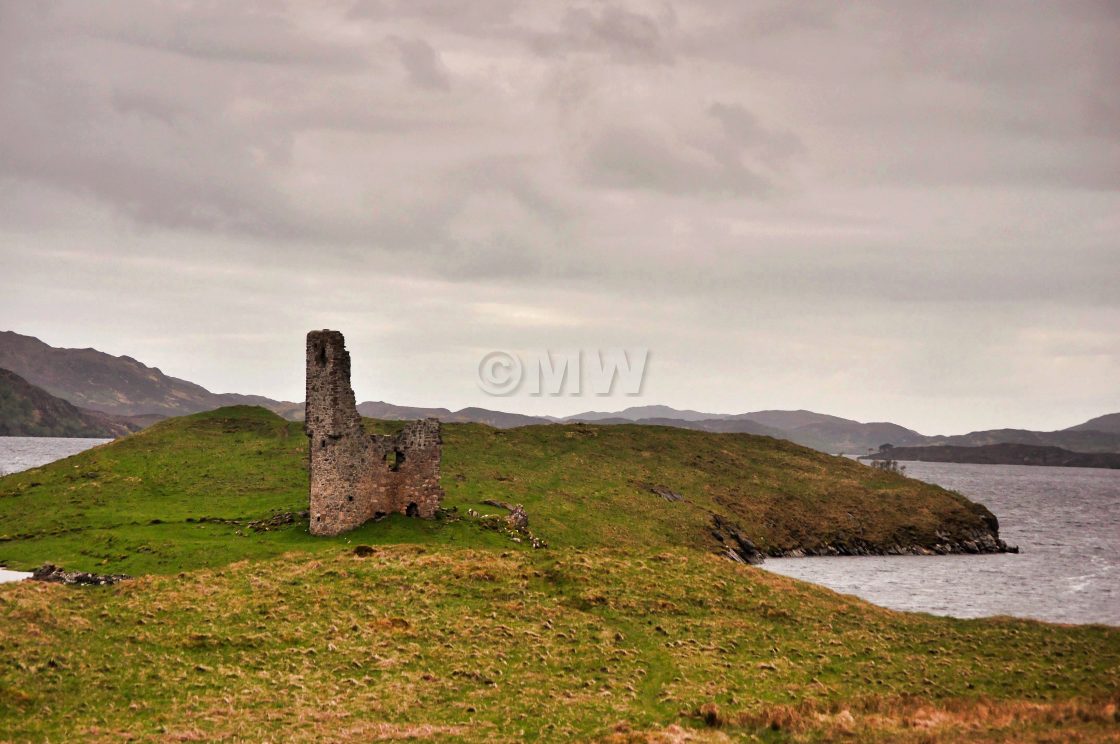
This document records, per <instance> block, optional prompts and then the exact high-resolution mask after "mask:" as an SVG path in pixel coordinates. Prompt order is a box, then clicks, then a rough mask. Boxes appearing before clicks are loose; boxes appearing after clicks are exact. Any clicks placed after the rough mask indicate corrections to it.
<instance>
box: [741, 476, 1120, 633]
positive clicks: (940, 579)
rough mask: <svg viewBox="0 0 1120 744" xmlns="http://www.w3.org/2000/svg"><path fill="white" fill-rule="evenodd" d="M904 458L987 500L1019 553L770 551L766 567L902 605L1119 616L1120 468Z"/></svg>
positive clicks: (1079, 617) (1047, 616)
mask: <svg viewBox="0 0 1120 744" xmlns="http://www.w3.org/2000/svg"><path fill="white" fill-rule="evenodd" d="M900 464H901V465H905V466H906V475H908V476H910V477H911V478H917V479H919V480H923V481H926V482H928V483H936V484H937V485H939V486H943V487H944V488H948V489H950V490H953V491H956V492H958V493H961V494H964V495H965V496H967V497H968V498H970V499H972V500H973V501H979V502H980V503H982V504H984V505H985V506H987V507H988V508H989V509H991V510H992V512H993V513H995V515H996V517H998V519H999V526H1000V537H1002V538H1003V539H1004V540H1006V541H1007V543H1008V544H1009V545H1017V546H1019V549H1020V551H1021V552H1020V553H1018V554H1013V553H1011V554H1003V555H948V556H870V557H853V558H848V557H826V558H771V559H767V561H766V563H765V564H763V567H764V568H766V569H768V570H770V571H773V572H775V573H780V574H784V575H786V576H792V577H794V578H797V579H803V580H805V581H811V582H813V583H816V584H822V585H824V586H827V587H829V588H830V589H834V590H836V591H838V592H842V593H844V594H854V595H856V596H858V597H862V598H863V599H866V600H868V601H870V602H874V603H875V604H878V605H882V606H884V607H890V608H892V609H896V610H909V611H916V612H929V613H933V614H936V615H950V616H953V617H984V616H989V615H1013V616H1016V617H1028V618H1035V619H1038V620H1048V621H1051V622H1060V623H1104V624H1107V625H1120V470H1107V469H1103V468H1054V467H1036V466H1031V465H967V464H959V463H943V462H905V463H900Z"/></svg>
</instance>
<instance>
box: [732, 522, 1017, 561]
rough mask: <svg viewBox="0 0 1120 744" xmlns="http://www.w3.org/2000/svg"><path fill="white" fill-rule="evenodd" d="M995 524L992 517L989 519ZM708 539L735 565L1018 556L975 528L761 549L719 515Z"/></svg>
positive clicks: (1012, 548) (988, 531) (996, 536)
mask: <svg viewBox="0 0 1120 744" xmlns="http://www.w3.org/2000/svg"><path fill="white" fill-rule="evenodd" d="M991 519H992V520H993V521H994V519H995V518H994V517H992V518H991ZM711 535H712V537H713V538H715V540H716V541H717V542H718V543H719V551H720V553H721V554H722V555H724V556H726V557H727V558H728V559H730V560H733V561H735V562H737V563H749V564H751V565H758V564H760V563H762V562H763V561H764V560H766V559H767V558H810V557H824V556H884V555H981V554H992V553H1018V552H1019V548H1018V546H1015V545H1008V544H1007V543H1006V542H1004V541H1003V540H1001V539H1000V538H999V533H998V532H993V531H992V530H991V529H990V528H989V529H983V528H978V529H975V530H972V531H971V532H966V533H965V534H963V535H956V536H954V535H948V534H946V533H943V532H938V533H936V540H934V541H931V542H930V543H928V544H925V545H921V544H909V545H903V544H900V543H894V544H891V545H887V546H882V545H876V544H873V543H869V542H867V541H866V540H860V539H858V538H857V539H853V540H836V541H834V542H829V543H824V544H822V545H819V546H812V547H804V546H797V547H793V548H768V549H760V548H759V547H758V546H757V545H755V544H754V542H752V541H751V540H750V539H748V538H747V537H745V536H744V535H743V534H742V532H741V531H740V529H739V528H738V527H737V526H736V525H734V524H731V523H730V522H728V521H726V520H725V519H723V518H722V517H720V516H719V515H716V514H713V515H712V530H711Z"/></svg>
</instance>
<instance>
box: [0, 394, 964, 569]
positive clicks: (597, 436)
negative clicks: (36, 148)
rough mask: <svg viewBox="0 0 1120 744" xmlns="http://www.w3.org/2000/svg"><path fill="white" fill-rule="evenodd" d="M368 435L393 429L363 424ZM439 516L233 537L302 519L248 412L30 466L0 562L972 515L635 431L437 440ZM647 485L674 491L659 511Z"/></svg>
mask: <svg viewBox="0 0 1120 744" xmlns="http://www.w3.org/2000/svg"><path fill="white" fill-rule="evenodd" d="M369 426H370V428H371V429H380V430H386V429H390V428H393V427H395V426H399V424H392V423H388V422H385V423H376V422H369ZM444 441H445V446H444V458H443V484H444V488H445V490H446V492H447V496H446V498H445V500H444V505H445V506H446V507H448V508H449V509H454V510H457V512H455V513H457V515H458V517H459V518H451V519H445V520H437V521H435V522H423V521H417V520H407V519H392V520H389V521H388V522H387V523H378V524H375V525H367V526H366V527H364V528H362V529H360V530H357V531H355V532H353V533H349V534H348V535H346V536H345V537H342V538H335V539H324V538H314V539H312V538H311V537H310V536H309V535H308V534H307V525H306V522H305V521H303V522H300V523H298V524H294V525H291V526H288V527H286V528H282V529H278V530H275V531H271V532H266V533H256V532H253V531H252V530H249V529H247V528H246V527H245V526H244V524H242V525H233V524H224V523H221V522H215V521H205V522H199V521H198V520H200V519H204V518H205V519H208V520H214V519H222V520H236V521H240V522H242V523H245V522H248V521H251V520H258V519H263V518H267V517H269V516H270V515H272V514H275V513H279V512H289V511H292V512H298V511H300V510H303V509H306V508H307V471H306V451H307V440H306V437H305V436H304V434H303V431H302V426H301V425H300V424H298V423H293V422H288V421H285V420H283V419H281V418H280V417H278V416H276V415H275V414H272V413H270V412H268V411H265V410H264V409H261V408H253V407H244V406H240V407H232V408H224V409H220V410H218V411H212V412H208V413H202V414H197V415H193V416H187V417H183V418H178V419H171V420H168V421H165V422H161V423H159V424H157V425H155V426H153V427H151V428H150V429H147V430H145V431H143V432H140V433H138V434H135V435H132V436H129V437H126V438H123V439H120V440H117V441H115V442H113V443H111V444H109V445H106V446H103V447H98V448H96V449H93V450H89V451H87V452H83V453H81V454H78V455H75V456H74V457H71V458H68V459H66V460H62V461H60V462H57V463H52V464H51V465H47V466H45V467H42V468H38V469H35V470H30V471H27V472H23V473H17V474H15V475H11V476H8V477H6V478H2V479H0V564H6V565H8V566H10V567H13V568H31V567H34V566H37V565H40V564H42V563H44V562H48V561H49V562H52V563H56V564H59V565H63V566H66V567H67V568H72V569H83V570H94V571H100V572H113V573H117V572H123V573H130V574H143V573H153V572H155V573H174V572H178V571H181V570H186V569H192V568H199V567H203V566H218V565H222V564H225V563H229V562H231V561H234V560H238V559H240V558H263V557H268V556H272V555H278V554H280V553H282V552H284V551H287V550H293V549H297V550H305V551H308V552H318V551H321V550H324V549H326V548H327V547H329V546H332V545H336V544H338V543H339V542H346V541H350V542H366V543H370V544H388V543H400V542H413V543H436V544H447V545H456V546H487V545H494V544H495V542H497V541H499V539H500V538H498V537H497V536H496V535H494V533H492V532H488V531H486V530H482V529H479V525H478V524H477V522H475V521H472V520H470V519H467V518H465V516H466V513H467V510H468V509H471V508H473V509H475V510H477V511H480V512H487V511H488V512H494V511H495V509H494V508H493V507H488V506H485V505H484V504H482V502H483V501H484V500H486V499H499V500H503V501H507V502H519V503H523V504H524V505H525V507H526V508H527V510H528V512H529V515H530V519H531V527H532V529H533V531H534V532H535V533H537V534H538V535H540V536H541V537H543V538H544V539H546V540H547V541H548V542H549V544H550V545H552V546H554V547H580V548H593V547H633V548H650V547H656V546H664V547H670V546H677V547H691V548H698V549H703V550H709V551H711V550H715V549H716V547H717V543H716V542H715V540H714V538H713V537H712V536H711V534H710V531H711V524H712V515H713V514H719V515H721V516H722V517H724V518H725V519H728V520H730V521H732V522H735V523H738V524H739V525H740V527H741V528H742V530H743V532H744V533H745V534H746V535H747V536H749V537H750V538H752V539H753V540H754V541H755V542H756V543H757V544H758V545H759V546H760V547H762V548H763V549H766V548H791V547H797V546H810V547H811V546H817V545H821V544H827V543H834V542H836V541H838V540H840V541H844V540H850V539H855V538H858V539H861V540H865V541H867V542H870V543H872V544H880V545H891V544H894V543H902V544H904V545H908V544H931V543H933V542H935V541H937V537H936V534H935V533H936V532H937V531H938V530H943V531H947V532H957V531H960V530H967V529H970V528H975V527H976V526H978V525H979V524H980V522H981V519H982V516H983V514H984V513H985V510H983V508H982V507H978V506H977V505H974V504H972V503H971V502H969V501H968V500H966V499H964V498H963V497H961V496H959V495H956V494H953V493H950V492H948V491H945V490H943V489H941V488H938V487H936V486H931V485H927V484H924V483H920V482H918V481H914V480H911V479H907V478H903V477H900V476H897V475H893V474H889V473H883V472H879V471H876V470H873V469H872V468H869V467H867V466H864V465H861V464H859V463H856V462H852V461H850V460H847V459H844V458H837V457H831V456H828V455H824V454H821V453H819V452H815V451H813V450H809V449H806V448H804V447H800V446H798V445H795V444H791V443H789V442H784V441H781V440H775V439H771V438H768V437H757V436H751V435H746V434H710V433H706V432H695V431H687V430H682V429H670V428H663V427H647V426H587V425H572V426H535V427H525V428H521V429H514V430H500V429H492V428H490V427H487V426H482V425H477V424H449V425H446V426H445V427H444ZM643 484H657V485H661V486H665V487H668V488H671V489H673V490H676V491H678V492H680V493H682V494H683V495H684V496H685V500H684V501H682V502H667V501H664V500H663V499H661V498H659V497H658V496H656V495H654V494H652V493H650V492H649V491H648V490H647V489H646V488H645V487H644V486H643Z"/></svg>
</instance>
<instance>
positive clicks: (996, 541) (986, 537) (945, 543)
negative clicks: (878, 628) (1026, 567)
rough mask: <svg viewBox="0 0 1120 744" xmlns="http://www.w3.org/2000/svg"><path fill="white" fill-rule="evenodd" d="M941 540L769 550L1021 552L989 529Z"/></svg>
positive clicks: (811, 553) (775, 554)
mask: <svg viewBox="0 0 1120 744" xmlns="http://www.w3.org/2000/svg"><path fill="white" fill-rule="evenodd" d="M937 537H938V539H939V542H934V543H932V544H930V545H899V544H897V543H896V544H893V545H888V546H886V547H883V546H880V545H872V544H871V543H867V542H864V541H862V540H851V541H847V542H835V543H826V544H824V545H822V546H820V547H814V548H801V547H798V548H790V549H786V550H782V549H773V550H769V551H767V552H766V555H767V556H769V557H771V558H809V557H819V556H876V555H878V556H882V555H981V554H992V553H1018V552H1019V548H1018V546H1016V545H1008V544H1007V543H1006V542H1004V541H1003V540H1001V539H1000V538H999V537H996V536H995V535H993V534H992V533H990V532H985V531H983V530H976V531H975V532H973V533H971V534H968V535H965V536H962V537H952V536H949V535H944V534H942V533H938V535H937Z"/></svg>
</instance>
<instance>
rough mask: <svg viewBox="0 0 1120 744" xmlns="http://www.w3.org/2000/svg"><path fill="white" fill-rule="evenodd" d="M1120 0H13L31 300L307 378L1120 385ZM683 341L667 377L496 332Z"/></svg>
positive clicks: (792, 394) (806, 398)
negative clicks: (323, 370)
mask: <svg viewBox="0 0 1120 744" xmlns="http://www.w3.org/2000/svg"><path fill="white" fill-rule="evenodd" d="M1118 236H1120V5H1117V4H1116V3H1115V2H1108V1H1107V0H1106V1H1103V2H1085V3H1081V2H1062V3H1036V2H1027V1H1026V0H1024V1H1023V2H1011V3H999V2H992V3H972V2H942V3H929V2H913V3H901V2H895V1H893V0H892V1H890V2H883V3H879V4H876V3H833V2H822V3H809V2H798V3H788V2H784V1H776V2H772V3H767V2H741V1H740V0H728V1H726V2H695V1H690V2H687V3H686V2H678V3H670V2H651V3H640V2H639V3H623V2H610V3H589V4H579V3H571V2H555V3H550V2H539V1H537V2H531V3H514V2H505V1H504V0H498V1H495V2H487V1H486V0H472V2H465V3H447V2H439V1H437V0H400V1H399V2H394V1H393V0H368V1H362V2H353V1H349V2H322V1H317V2H303V3H292V4H289V5H287V7H285V5H284V4H282V3H277V2H272V0H269V1H268V2H259V3H258V2H246V1H245V0H239V2H233V3H211V2H200V3H190V2H176V3H166V4H160V3H153V2H135V3H131V2H107V3H100V2H99V3H90V2H84V1H81V0H79V1H77V2H73V3H58V2H21V1H14V0H13V1H11V2H8V1H6V0H0V267H2V270H0V327H2V328H3V329H10V330H15V331H18V332H20V333H26V334H31V335H35V336H38V337H39V338H41V339H43V340H44V341H46V342H47V343H50V344H52V345H54V346H76V347H86V346H93V347H95V348H98V349H101V350H104V351H107V352H110V353H113V354H128V355H131V356H134V357H136V358H138V359H140V360H142V361H144V362H146V363H148V364H151V365H153V366H158V367H160V368H161V369H162V370H163V371H165V372H167V373H168V374H173V375H175V376H178V377H182V378H186V379H189V380H192V381H195V382H198V383H200V384H202V385H205V386H206V387H208V388H210V389H212V390H215V391H218V392H243V393H259V394H264V395H268V396H271V397H275V398H284V399H288V400H302V392H303V337H304V334H305V333H306V332H307V330H309V329H312V328H336V329H339V330H342V331H343V332H344V333H345V334H346V338H347V343H348V346H349V348H350V350H351V354H352V357H353V360H354V380H353V382H354V387H355V390H356V392H357V395H358V398H359V400H366V399H374V400H376V399H381V400H387V401H391V402H395V403H400V404H411V405H445V406H449V407H452V408H457V407H460V406H464V405H482V406H485V407H489V408H498V409H504V410H514V411H521V412H526V413H552V414H557V415H562V414H568V413H574V412H577V411H582V410H587V409H599V410H614V409H619V408H623V407H625V406H627V405H635V404H649V403H664V404H669V405H673V406H677V407H689V408H697V409H701V410H707V411H719V412H742V411H749V410H756V409H760V408H810V409H813V410H818V411H822V412H828V413H833V414H837V415H841V416H847V417H851V418H856V419H860V420H864V421H868V420H891V421H896V422H898V423H901V424H904V425H906V426H910V427H913V428H916V429H918V430H920V431H922V432H924V433H929V434H933V433H958V432H964V431H969V430H974V429H982V428H991V427H997V426H1016V427H1029V428H1039V429H1053V428H1061V427H1065V426H1069V425H1072V424H1075V423H1079V422H1080V421H1083V420H1084V419H1087V418H1089V417H1091V416H1095V415H1099V414H1102V413H1105V412H1111V411H1117V410H1120V385H1118V384H1117V383H1118V380H1120V237H1118ZM613 347H626V348H633V347H648V348H649V349H650V360H649V367H648V370H647V378H646V384H645V387H644V391H643V395H642V396H641V397H640V398H628V397H623V396H616V397H612V398H607V399H603V398H594V397H584V398H575V397H561V398H534V397H529V396H523V395H522V396H514V397H511V398H492V397H489V396H487V395H485V394H484V393H483V392H482V391H481V390H480V389H479V387H478V384H477V380H476V368H477V365H478V362H479V359H480V358H481V357H482V355H483V354H485V353H486V352H488V351H491V350H495V349H504V350H509V351H513V352H523V353H525V352H531V351H536V350H540V349H550V348H551V349H572V348H582V349H589V350H594V349H599V348H613Z"/></svg>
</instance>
